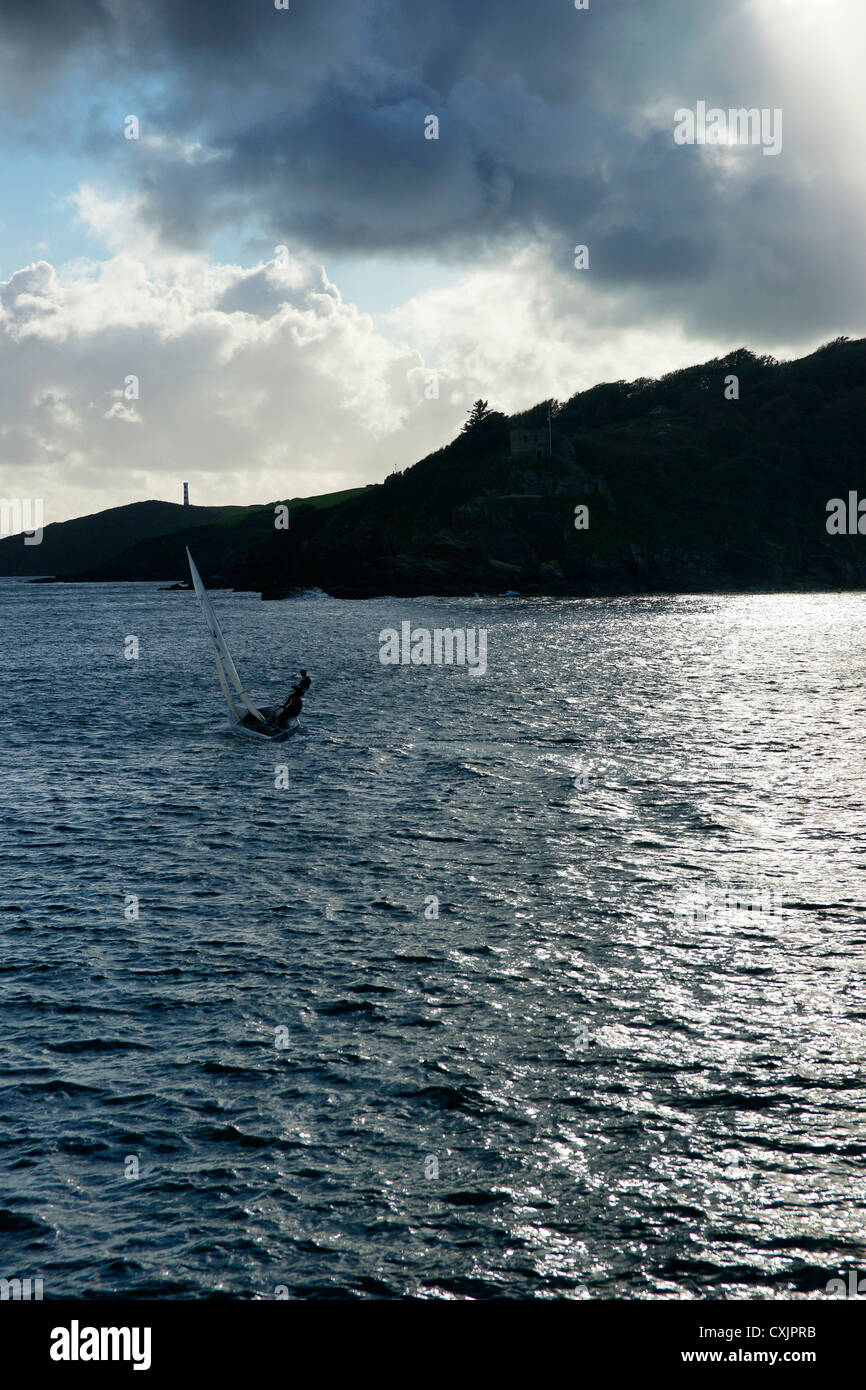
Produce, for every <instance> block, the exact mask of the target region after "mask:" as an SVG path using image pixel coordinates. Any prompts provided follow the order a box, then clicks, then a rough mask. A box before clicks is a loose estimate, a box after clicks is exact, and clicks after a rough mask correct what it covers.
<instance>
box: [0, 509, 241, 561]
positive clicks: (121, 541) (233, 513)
mask: <svg viewBox="0 0 866 1390" xmlns="http://www.w3.org/2000/svg"><path fill="white" fill-rule="evenodd" d="M246 510H247V508H245V507H182V506H180V505H179V504H178V503H175V502H132V503H131V504H130V505H129V506H126V507H110V508H109V509H108V510H107V511H104V512H94V513H93V514H92V515H91V516H81V517H77V518H76V519H75V520H74V521H55V522H53V523H52V524H51V525H50V526H46V527H45V531H44V535H43V537H42V543H41V545H25V544H24V537H23V535H19V536H6V537H4V538H3V539H2V540H0V575H36V574H50V575H62V574H68V573H69V572H70V571H72V570H80V569H81V568H82V566H84V565H92V566H97V565H103V564H105V563H106V561H108V560H110V559H111V558H112V557H113V556H115V555H119V554H120V553H121V551H123V550H126V549H128V547H129V546H131V545H134V544H136V542H139V541H146V540H149V539H151V538H152V537H154V536H160V535H167V534H170V533H171V532H173V531H180V530H184V529H187V528H189V527H190V526H196V525H201V523H202V522H207V521H213V520H214V519H216V518H227V517H230V518H236V517H238V516H239V515H240V514H241V513H243V512H245V511H246Z"/></svg>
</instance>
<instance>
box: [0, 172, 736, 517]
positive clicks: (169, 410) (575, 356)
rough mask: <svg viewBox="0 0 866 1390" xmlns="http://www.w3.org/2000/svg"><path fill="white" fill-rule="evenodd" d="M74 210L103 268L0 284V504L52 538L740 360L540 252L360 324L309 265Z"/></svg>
mask: <svg viewBox="0 0 866 1390" xmlns="http://www.w3.org/2000/svg"><path fill="white" fill-rule="evenodd" d="M77 206H78V208H79V213H80V215H81V216H82V217H84V218H86V219H87V220H88V222H89V224H90V225H91V226H92V227H94V228H96V229H98V230H99V231H100V233H101V234H102V235H103V236H105V237H106V238H108V239H109V240H110V241H111V243H112V245H113V246H114V248H115V249H116V250H117V254H116V255H114V256H112V257H110V258H109V259H107V260H105V261H102V262H90V261H87V262H84V261H81V262H75V263H73V264H69V265H66V266H62V267H60V268H59V269H57V270H56V269H55V268H54V267H53V266H51V265H49V264H47V263H46V262H45V261H39V262H37V263H36V264H35V265H31V266H27V267H26V268H23V269H22V270H19V271H18V272H17V273H16V274H15V275H13V276H12V277H11V278H10V279H9V280H8V281H6V282H5V283H2V284H0V458H2V460H3V467H2V475H0V492H2V494H3V495H5V496H21V497H26V496H31V497H43V498H44V499H45V509H46V520H47V521H51V520H62V519H64V518H66V517H69V516H74V515H80V514H82V513H84V512H89V511H94V510H99V509H101V508H103V507H108V506H114V505H117V504H118V503H121V502H125V501H132V500H135V499H140V498H145V497H169V498H176V499H178V500H179V498H180V483H181V481H182V480H188V481H189V482H190V485H191V492H192V497H193V500H194V501H196V502H200V503H211V504H215V503H228V502H233V503H246V502H261V503H265V502H268V501H271V500H274V499H276V498H279V497H286V496H303V495H314V494H316V493H321V492H326V491H331V490H335V489H339V488H344V487H350V486H355V485H358V484H361V483H365V482H377V481H380V480H381V479H382V478H383V477H384V476H385V475H386V474H387V473H388V472H390V471H391V470H392V469H393V468H394V467H405V466H406V465H408V464H411V463H414V462H415V461H416V460H417V459H419V458H421V457H423V456H424V455H425V454H427V453H429V452H431V451H432V450H434V449H436V448H438V447H440V446H441V445H442V444H443V443H445V442H447V441H448V440H449V439H450V438H452V437H453V436H454V434H455V433H456V432H457V430H458V429H459V427H460V424H461V423H462V421H463V419H464V418H465V414H466V411H467V409H468V407H469V405H470V403H471V402H472V401H473V400H474V399H476V398H477V397H478V396H483V397H485V398H486V399H488V400H489V401H490V404H491V406H493V407H494V408H498V409H501V410H504V411H506V412H513V411H515V410H519V409H522V408H524V407H526V406H528V405H531V404H533V403H534V402H536V401H538V400H541V399H543V398H545V397H547V396H550V395H555V396H558V397H559V398H560V399H565V398H567V397H568V396H570V395H571V394H572V393H573V392H574V391H576V390H578V389H583V388H586V387H588V386H590V385H593V384H594V383H596V382H598V381H600V380H614V379H617V378H622V377H628V378H630V377H634V376H641V375H655V374H659V373H661V372H664V371H667V370H672V369H674V368H676V367H679V366H684V365H686V364H687V363H689V362H692V361H695V360H700V359H701V358H707V357H711V356H713V355H715V354H716V353H717V352H719V351H721V350H724V349H727V348H730V347H734V346H739V344H738V343H734V342H718V341H711V340H709V339H705V340H704V339H698V338H696V337H693V336H689V335H688V334H687V332H686V331H685V329H684V328H683V327H682V326H681V324H680V323H678V322H677V321H676V319H675V318H673V317H671V316H669V317H668V318H667V319H666V320H660V319H659V318H658V316H657V314H654V313H653V312H652V309H651V302H650V300H649V298H647V299H646V300H642V298H641V296H640V295H636V294H634V293H632V294H631V295H630V296H628V297H627V296H626V295H625V294H624V293H622V292H613V291H610V290H609V291H607V292H606V293H603V292H599V291H595V292H594V293H590V292H589V287H588V282H587V279H586V273H584V272H578V271H574V272H573V273H572V274H571V275H568V274H563V273H562V272H561V270H556V271H554V270H552V269H551V266H550V260H549V256H548V254H547V249H546V247H545V245H543V244H538V245H533V246H530V247H528V248H526V249H525V250H523V251H521V252H519V253H517V254H515V255H513V256H511V257H510V258H502V259H501V260H498V261H494V260H493V259H488V260H487V261H486V262H484V263H482V264H480V265H478V266H476V267H475V268H473V269H471V270H468V271H466V272H465V273H463V274H462V275H461V276H460V277H459V279H457V280H456V281H455V283H453V284H451V285H449V286H447V287H445V288H439V289H435V290H430V291H427V292H426V293H422V294H419V295H416V296H414V297H413V298H411V299H409V300H408V301H407V302H406V303H405V304H403V305H402V306H401V307H400V308H398V309H396V310H395V311H393V312H392V313H389V314H387V315H383V316H381V317H379V318H378V319H375V320H374V318H373V317H371V316H370V315H368V314H365V313H362V312H360V311H359V310H358V309H357V307H356V306H354V305H353V304H349V303H346V302H345V301H344V300H343V299H342V297H341V296H340V293H339V291H338V289H337V288H336V286H334V285H333V284H332V283H331V281H330V280H329V279H328V277H327V275H326V273H325V271H324V270H323V268H322V267H321V266H320V265H317V264H315V263H314V262H312V261H310V260H305V259H302V258H300V257H297V256H295V257H293V256H288V257H286V258H285V261H286V263H285V264H277V263H275V262H273V261H271V262H267V263H260V264H259V265H257V266H254V267H253V268H252V269H245V268H242V267H240V266H236V265H225V264H219V263H214V262H212V261H207V260H205V259H204V258H203V257H200V256H193V255H190V254H188V253H183V254H181V255H177V254H176V253H174V252H166V251H164V250H163V249H162V248H161V247H160V246H159V245H158V244H157V243H155V242H154V241H153V240H152V239H151V237H150V234H149V233H148V231H147V229H146V227H142V225H141V221H140V217H139V208H138V206H137V204H136V203H135V201H134V200H132V201H130V200H127V201H125V202H123V201H121V202H119V203H116V204H112V203H111V202H110V200H107V199H105V198H104V197H100V196H99V195H97V194H96V193H94V192H93V191H92V190H83V191H82V192H81V193H80V194H79V196H78V199H77ZM121 248H122V249H121ZM590 273H591V272H590ZM130 376H135V377H136V378H137V379H138V396H137V398H134V399H130V398H129V397H128V395H127V392H126V391H125V389H124V388H125V383H126V381H127V378H128V377H130ZM434 376H435V377H436V378H438V398H437V397H435V395H434V398H433V399H429V396H430V395H431V394H434V393H433V391H432V390H431V382H432V381H433V379H434Z"/></svg>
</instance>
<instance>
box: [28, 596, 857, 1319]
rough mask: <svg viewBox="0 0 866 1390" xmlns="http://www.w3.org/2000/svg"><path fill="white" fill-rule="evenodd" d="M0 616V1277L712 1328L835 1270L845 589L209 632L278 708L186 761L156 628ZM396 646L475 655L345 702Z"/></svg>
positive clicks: (59, 1289) (314, 618) (108, 1290)
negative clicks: (292, 725)
mask: <svg viewBox="0 0 866 1390" xmlns="http://www.w3.org/2000/svg"><path fill="white" fill-rule="evenodd" d="M0 603H2V623H0V671H2V713H0V726H2V727H0V737H2V784H0V785H2V790H0V869H2V888H0V905H2V945H3V950H2V957H0V994H2V1002H3V1029H2V1034H0V1055H2V1092H0V1120H2V1126H0V1172H2V1190H0V1252H2V1253H0V1274H3V1275H5V1276H7V1277H12V1276H14V1275H19V1276H22V1277H26V1276H31V1277H42V1278H43V1279H44V1286H45V1296H46V1298H48V1297H58V1296H72V1297H93V1296H107V1295H110V1294H120V1295H121V1296H125V1297H146V1296H151V1297H153V1296H160V1297H178V1296H187V1297H203V1296H208V1295H212V1294H214V1293H224V1294H225V1293H227V1294H232V1295H236V1296H239V1297H273V1296H274V1295H275V1292H277V1291H287V1292H288V1293H289V1294H290V1295H293V1296H339V1295H342V1296H360V1297H371V1296H372V1297H378V1296H385V1297H387V1296H393V1295H416V1296H427V1297H438V1298H443V1297H458V1298H460V1297H482V1298H484V1297H491V1296H501V1295H508V1296H516V1297H579V1298H585V1297H623V1298H643V1297H658V1296H663V1297H715V1298H718V1297H726V1298H739V1297H756V1296H757V1297H761V1296H772V1297H798V1296H814V1297H823V1296H825V1294H824V1290H825V1288H826V1283H827V1280H828V1279H830V1278H832V1277H834V1276H835V1275H836V1274H837V1273H838V1272H839V1270H840V1269H841V1270H844V1269H848V1268H852V1267H855V1266H856V1265H857V1264H858V1262H859V1263H860V1264H862V1262H863V1259H864V1216H863V1210H864V1197H866V1135H864V1126H863V1112H864V1099H866V1097H864V1044H866V1007H864V1004H866V993H864V973H863V972H864V967H866V915H864V833H863V832H864V813H863V800H864V787H866V778H864V772H866V759H864V751H863V749H864V716H866V694H864V690H866V658H864V654H863V653H864V645H866V644H864V639H863V632H864V620H866V596H860V595H824V596H809V595H807V596H803V595H792V596H762V597H724V598H713V597H698V598H694V597H690V598H662V599H618V600H606V601H601V600H595V601H575V602H559V601H555V602H540V601H532V600H519V599H514V600H508V599H502V600H494V601H489V600H487V601H482V600H460V601H448V602H440V601H437V600H433V599H429V600H411V601H406V600H386V599H383V600H378V601H375V602H370V603H360V602H359V603H346V602H344V603H340V602H337V601H332V600H328V599H325V598H315V597H311V598H307V599H303V600H299V601H289V602H285V603H272V604H265V603H261V602H259V601H258V599H256V598H254V597H253V596H244V595H230V594H225V595H219V596H218V597H217V603H218V606H219V610H220V613H221V616H222V618H223V623H224V627H225V631H226V636H227V638H228V640H229V643H230V645H231V646H232V648H233V650H234V653H235V656H236V658H237V660H238V664H239V666H240V667H241V670H242V671H243V672H244V674H245V675H246V676H247V679H248V681H249V684H250V686H251V688H252V689H253V691H254V693H255V694H256V695H257V696H261V697H265V696H270V697H274V696H277V695H282V694H284V693H285V691H286V690H287V688H288V685H289V683H290V679H291V677H292V676H293V675H294V674H295V673H296V671H297V667H298V665H299V664H303V665H306V666H307V667H308V668H309V669H310V672H311V674H312V676H313V688H312V691H311V694H310V697H309V699H308V702H307V707H306V710H305V714H304V725H305V735H304V736H303V737H297V738H295V739H293V740H292V741H291V742H289V743H287V744H283V745H276V746H274V745H270V746H269V745H261V744H259V743H258V742H256V741H255V740H252V739H244V738H240V737H236V736H235V737H231V736H227V735H226V734H224V733H222V732H220V726H221V724H222V722H223V716H222V711H221V708H220V695H219V690H218V686H217V683H216V677H215V673H214V669H213V663H212V659H211V654H210V650H209V646H208V639H207V636H206V633H205V630H204V626H203V624H202V622H201V619H200V616H199V613H198V611H197V608H196V605H195V601H194V599H193V597H192V596H191V595H189V594H176V593H174V594H169V593H160V592H158V591H157V589H156V587H155V586H152V585H109V586H81V587H74V586H35V587H34V586H29V585H26V584H21V583H15V582H10V581H3V582H2V584H0ZM404 619H409V620H411V622H412V623H413V625H414V626H425V627H428V628H433V627H437V626H438V627H442V626H452V627H470V626H476V627H477V626H478V625H483V626H485V627H486V628H487V630H488V664H489V669H488V671H487V673H486V675H484V676H483V677H480V678H473V677H471V676H470V675H469V674H468V672H467V670H466V669H465V668H463V669H461V668H459V667H451V668H449V667H444V666H443V667H430V668H427V667H386V666H383V665H381V663H380V661H379V658H378V652H379V642H378V634H379V632H380V630H381V629H382V628H384V627H388V626H394V627H399V625H400V622H401V621H402V620H404ZM128 635H134V636H137V637H138V639H139V644H140V649H139V657H138V659H137V660H127V659H125V657H124V639H125V637H126V636H128ZM280 766H283V767H285V768H287V769H288V770H287V772H285V773H283V774H282V775H281V776H280V775H279V774H278V773H277V772H276V769H277V768H278V767H280ZM276 780H281V781H285V782H287V783H288V785H287V786H277V785H275V781H276ZM132 895H134V896H135V897H137V899H138V917H137V918H135V917H134V916H130V915H129V912H130V911H131V908H128V909H127V913H126V915H125V904H126V903H127V902H128V899H129V897H131V896H132ZM434 900H436V901H434ZM437 913H438V915H437ZM278 1044H280V1045H278ZM136 1171H137V1174H138V1175H137V1176H134V1174H135V1173H136Z"/></svg>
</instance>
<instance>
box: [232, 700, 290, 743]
mask: <svg viewBox="0 0 866 1390" xmlns="http://www.w3.org/2000/svg"><path fill="white" fill-rule="evenodd" d="M261 713H262V714H263V715H264V716H265V718H266V719H269V718H270V717H271V716H272V715H274V714H275V713H276V708H275V707H274V706H273V705H262V707H261ZM300 727H301V726H300V721H299V720H298V719H290V720H288V722H287V723H286V726H285V728H284V729H279V730H278V731H277V732H276V733H268V732H267V730H265V729H263V728H262V726H261V725H260V724H258V723H256V722H255V721H254V720H253V717H252V715H251V714H248V715H247V716H246V718H245V719H242V720H240V721H239V722H238V723H235V724H230V725H229V728H228V732H229V733H232V734H245V735H246V737H247V738H257V739H266V740H268V742H270V743H285V741H286V739H287V738H291V737H292V736H293V735H294V734H296V733H297V732H298V729H299V728H300Z"/></svg>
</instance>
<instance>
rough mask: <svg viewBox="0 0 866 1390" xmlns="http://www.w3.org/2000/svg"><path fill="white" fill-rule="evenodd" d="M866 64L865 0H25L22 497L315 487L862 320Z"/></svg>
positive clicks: (19, 121)
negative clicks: (560, 403)
mask: <svg viewBox="0 0 866 1390" xmlns="http://www.w3.org/2000/svg"><path fill="white" fill-rule="evenodd" d="M864 63H866V4H864V3H863V0H724V3H721V0H720V2H719V3H713V0H697V2H696V0H588V6H587V8H585V9H578V8H576V6H575V4H574V3H573V0H533V3H532V4H527V3H526V0H428V3H425V4H419V3H418V2H417V0H414V3H410V2H409V0H289V8H288V9H277V8H276V6H275V5H274V3H273V0H209V3H203V2H202V0H195V3H193V0H147V3H146V4H145V5H142V4H140V3H132V0H40V3H39V4H38V5H35V4H33V0H0V189H2V195H0V495H2V496H4V497H8V498H16V497H17V498H22V499H23V498H41V499H43V503H44V515H45V521H46V523H48V522H51V521H58V520H64V519H66V518H68V517H71V516H77V515H81V514H84V513H87V512H93V511H98V510H101V509H102V508H104V507H109V506H115V505H118V504H121V503H124V502H130V501H135V500H141V499H144V498H150V497H160V498H166V499H169V500H176V501H180V500H181V496H182V482H183V481H189V484H190V495H191V500H192V501H194V502H196V503H200V504H211V505H216V504H223V503H266V502H268V501H271V500H274V499H276V498H284V497H292V496H308V495H315V494H317V493H321V492H326V491H332V490H335V489H339V488H345V487H351V486H357V485H359V484H362V483H367V482H378V481H380V480H381V479H382V478H383V477H384V476H385V475H386V474H388V473H389V472H391V471H392V470H393V469H395V468H404V467H406V466H407V465H410V464H412V463H413V462H415V461H416V460H417V459H419V458H421V457H423V456H424V455H425V454H427V453H429V452H431V451H432V450H434V449H436V448H438V447H440V446H441V445H442V444H443V443H446V442H447V441H448V440H449V439H451V438H452V437H453V436H454V435H455V434H456V433H457V431H458V430H459V429H460V426H461V424H462V422H463V420H464V419H465V417H466V414H467V412H468V410H469V408H470V407H471V404H472V402H473V401H474V400H475V399H477V398H478V397H482V398H484V399H486V400H488V401H489V403H490V406H491V407H492V408H496V409H500V410H503V411H506V412H509V413H510V412H514V411H516V410H520V409H523V408H525V407H526V406H529V405H531V404H533V403H535V402H536V401H538V400H542V399H547V398H549V397H555V398H558V399H561V400H564V399H567V398H568V397H569V396H571V395H573V394H574V392H575V391H578V390H584V389H586V388H587V387H589V386H592V385H594V384H595V383H597V382H599V381H609V380H618V379H632V378H635V377H639V376H659V375H661V374H662V373H664V372H667V371H671V370H674V369H675V368H677V367H681V366H686V365H688V364H689V363H691V362H696V361H703V360H706V359H708V358H710V357H714V356H717V355H720V354H722V353H725V352H727V351H728V350H730V349H732V348H736V347H740V346H744V345H745V346H748V347H751V348H753V349H754V350H756V351H760V352H771V353H774V354H775V355H776V356H778V357H780V358H786V357H792V356H797V355H800V354H802V353H804V352H808V351H810V350H811V349H812V348H814V347H816V346H818V345H819V344H820V343H822V342H826V341H828V340H829V339H831V338H835V337H837V336H838V335H840V334H847V335H849V336H851V337H860V336H863V334H864V332H866V276H864V273H863V272H864V264H863V262H864V247H866V164H864V160H863V154H862V139H863V134H862V133H863V131H864V129H866V94H864V83H863V80H862V73H863V70H864ZM700 102H704V103H706V106H707V107H708V108H719V109H721V110H722V111H725V112H727V111H728V110H730V109H732V108H740V107H745V108H757V109H759V110H761V111H766V112H767V113H768V114H770V115H771V114H772V113H774V112H775V113H781V115H780V116H779V117H778V120H779V130H780V132H781V134H782V144H781V150H780V151H779V152H778V153H777V154H770V153H768V152H767V151H766V148H765V146H762V145H760V144H746V143H741V142H738V141H737V139H736V138H732V137H731V136H730V135H727V136H723V137H722V138H721V139H720V142H719V143H703V144H697V143H692V144H689V143H680V142H679V141H678V140H677V139H676V138H675V130H676V127H677V120H678V117H677V113H678V112H681V111H682V110H689V111H697V107H698V103H700ZM433 116H435V117H436V120H437V122H438V130H437V131H436V134H437V135H438V138H435V139H433V138H427V136H428V135H429V134H430V133H431V131H432V126H431V122H430V119H429V118H430V117H433ZM130 117H134V118H135V120H136V121H137V131H135V134H137V138H127V136H128V135H129V134H130V132H131V131H133V130H134V126H133V125H132V123H131V122H130V120H129V118H130ZM577 246H586V247H587V248H588V256H587V257H586V258H585V259H588V265H587V266H586V267H585V268H580V269H579V268H577V267H576V266H575V259H576V258H575V248H576V247H577Z"/></svg>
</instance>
